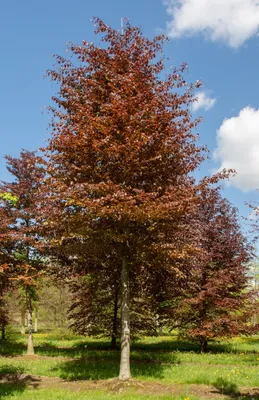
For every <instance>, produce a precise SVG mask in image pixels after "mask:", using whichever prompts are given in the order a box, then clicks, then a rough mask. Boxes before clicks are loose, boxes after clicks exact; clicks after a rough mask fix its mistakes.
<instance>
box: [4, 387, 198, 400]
mask: <svg viewBox="0 0 259 400" xmlns="http://www.w3.org/2000/svg"><path fill="white" fill-rule="evenodd" d="M0 396H2V397H1V398H2V399H6V400H7V399H8V398H11V399H12V400H64V399H66V400H106V399H110V400H118V399H121V400H185V399H188V400H198V398H197V397H194V396H188V397H187V396H186V395H183V396H172V395H155V396H154V395H140V394H137V393H126V394H112V393H107V392H104V391H89V392H80V393H76V392H70V393H68V392H67V391H64V390H59V389H51V390H49V389H48V390H47V389H39V390H24V391H22V390H19V389H15V390H13V389H12V388H11V387H10V385H9V386H6V387H5V389H4V390H3V391H1V387H0ZM10 396H11V397H10Z"/></svg>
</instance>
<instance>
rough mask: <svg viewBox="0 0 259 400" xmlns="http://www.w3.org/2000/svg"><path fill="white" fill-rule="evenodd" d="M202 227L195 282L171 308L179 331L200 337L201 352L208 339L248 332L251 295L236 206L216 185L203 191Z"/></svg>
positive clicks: (245, 248)
mask: <svg viewBox="0 0 259 400" xmlns="http://www.w3.org/2000/svg"><path fill="white" fill-rule="evenodd" d="M202 197H203V201H202V203H201V207H200V215H199V219H200V228H201V231H202V248H203V254H202V258H201V259H200V260H199V266H198V268H197V273H196V275H195V276H194V285H193V286H192V288H191V290H189V291H188V292H186V293H185V296H183V297H179V299H178V303H176V304H175V309H174V311H175V312H173V315H174V317H175V318H176V320H177V321H178V325H179V328H180V331H181V334H183V335H185V336H188V337H191V338H195V339H198V340H199V341H200V343H201V349H202V351H206V350H207V341H208V339H213V338H220V337H226V336H230V337H231V336H235V335H238V334H239V333H244V332H247V331H248V327H247V323H249V322H250V317H251V312H252V306H253V296H252V293H251V292H250V291H248V290H247V289H248V286H249V278H248V261H249V260H250V259H251V257H252V248H251V246H250V245H249V244H248V243H247V241H246V239H245V237H244V236H243V234H242V233H241V229H240V226H239V223H238V216H237V210H236V209H235V208H233V207H232V206H231V205H230V203H229V202H228V201H227V200H226V199H224V198H222V197H221V195H220V191H219V188H214V189H210V190H208V189H207V190H206V191H204V192H203V193H202Z"/></svg>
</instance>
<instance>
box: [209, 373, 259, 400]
mask: <svg viewBox="0 0 259 400" xmlns="http://www.w3.org/2000/svg"><path fill="white" fill-rule="evenodd" d="M213 386H214V388H215V389H217V393H218V394H221V395H224V396H225V398H226V397H227V398H229V399H236V400H239V399H240V400H241V399H242V400H257V399H259V390H257V391H256V392H254V391H252V393H244V392H242V393H240V391H239V389H238V386H237V385H236V383H234V382H231V381H229V380H227V379H225V378H218V379H217V380H216V381H215V382H214V383H213Z"/></svg>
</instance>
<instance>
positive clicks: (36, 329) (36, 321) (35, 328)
mask: <svg viewBox="0 0 259 400" xmlns="http://www.w3.org/2000/svg"><path fill="white" fill-rule="evenodd" d="M38 315H39V313H38V307H35V318H34V332H38Z"/></svg>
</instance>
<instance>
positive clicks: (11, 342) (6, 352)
mask: <svg viewBox="0 0 259 400" xmlns="http://www.w3.org/2000/svg"><path fill="white" fill-rule="evenodd" d="M26 348H27V346H26V344H25V343H21V342H18V341H16V340H15V339H13V338H12V339H7V340H0V355H1V356H15V355H20V354H23V353H24V352H26Z"/></svg>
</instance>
